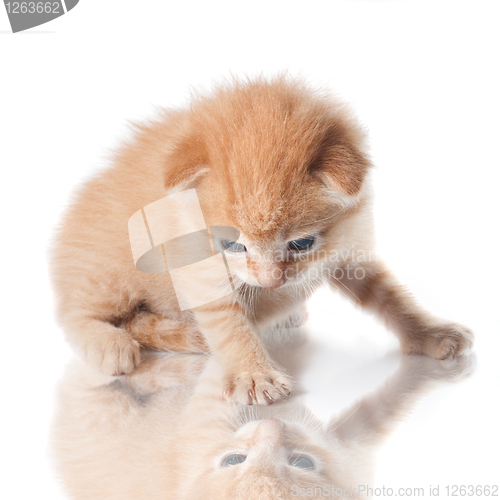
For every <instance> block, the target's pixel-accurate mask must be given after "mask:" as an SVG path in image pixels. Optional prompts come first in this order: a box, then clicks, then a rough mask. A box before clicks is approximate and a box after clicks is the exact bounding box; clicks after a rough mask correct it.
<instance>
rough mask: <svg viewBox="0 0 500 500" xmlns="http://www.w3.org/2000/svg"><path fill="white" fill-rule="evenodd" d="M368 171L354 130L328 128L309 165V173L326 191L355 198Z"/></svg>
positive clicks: (336, 125) (335, 126)
mask: <svg viewBox="0 0 500 500" xmlns="http://www.w3.org/2000/svg"><path fill="white" fill-rule="evenodd" d="M370 167H371V162H370V159H369V158H368V155H367V154H366V153H365V151H364V145H363V136H362V134H361V133H360V132H358V131H357V130H355V128H354V126H349V127H347V126H345V125H344V126H339V124H338V123H337V124H334V125H332V126H331V127H330V128H329V129H328V131H327V132H326V134H325V137H324V140H323V142H322V144H321V145H320V147H319V148H318V150H317V154H316V157H315V159H314V161H313V162H312V164H311V171H312V172H313V173H314V174H315V175H317V176H318V177H319V178H320V179H321V180H322V181H323V182H324V183H325V184H326V185H327V186H328V187H330V188H331V189H333V190H335V191H339V192H340V193H341V194H345V195H348V196H356V195H357V194H358V193H359V191H360V189H361V186H362V184H363V181H364V179H365V177H366V174H367V173H368V170H369V169H370Z"/></svg>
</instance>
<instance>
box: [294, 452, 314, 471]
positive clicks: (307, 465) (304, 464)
mask: <svg viewBox="0 0 500 500" xmlns="http://www.w3.org/2000/svg"><path fill="white" fill-rule="evenodd" d="M289 464H290V465H291V466H292V467H298V468H299V469H308V470H314V464H313V463H312V461H311V460H310V459H309V458H307V457H303V456H301V455H295V456H292V457H291V458H290V460H289Z"/></svg>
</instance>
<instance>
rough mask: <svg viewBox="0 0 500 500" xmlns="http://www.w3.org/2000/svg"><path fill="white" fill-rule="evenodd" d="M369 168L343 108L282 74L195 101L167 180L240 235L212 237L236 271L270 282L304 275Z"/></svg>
mask: <svg viewBox="0 0 500 500" xmlns="http://www.w3.org/2000/svg"><path fill="white" fill-rule="evenodd" d="M369 167H370V162H369V159H368V157H367V155H366V153H365V146H364V134H363V132H362V131H361V129H360V127H359V125H358V124H357V123H356V121H355V120H354V119H353V118H352V116H351V113H350V112H349V110H348V109H347V108H346V107H345V106H344V105H342V104H339V103H338V102H335V101H333V100H331V99H329V98H327V97H325V96H323V95H320V94H318V93H317V92H316V93H315V92H312V91H311V90H310V89H308V88H307V86H306V85H304V84H302V83H300V82H296V81H291V80H289V79H287V78H285V77H281V78H278V79H276V80H273V81H264V80H256V81H252V82H245V83H241V82H236V83H235V84H233V85H231V86H229V87H224V88H220V89H218V90H216V91H215V92H214V93H213V94H212V95H209V96H205V97H198V98H196V99H195V101H194V103H193V105H192V107H191V109H190V111H189V112H188V113H187V116H186V125H185V129H184V130H183V133H182V134H181V135H180V137H178V139H177V142H176V145H175V148H174V150H173V152H172V154H171V155H170V157H169V159H168V171H167V173H166V186H167V188H170V189H171V188H173V187H176V186H177V188H178V187H179V186H187V185H191V186H195V187H196V190H197V193H198V196H199V199H200V203H201V206H202V209H203V213H204V216H205V219H206V221H207V223H208V224H210V225H222V226H232V227H234V228H236V229H238V230H239V232H240V237H239V239H238V240H237V241H233V240H231V239H227V240H221V241H219V244H220V245H221V247H224V249H225V252H226V254H227V255H229V256H230V257H231V259H232V260H233V269H235V274H236V275H237V276H238V277H239V278H240V279H241V280H242V281H243V282H245V283H248V284H250V285H254V286H263V287H266V288H277V287H280V286H282V285H286V284H288V285H290V284H294V283H299V282H301V281H303V280H304V279H308V278H309V279H310V277H311V271H314V270H315V268H317V267H318V265H319V262H320V261H321V260H322V259H324V258H325V256H326V255H327V254H328V251H329V250H331V248H332V247H334V246H335V235H336V231H335V229H336V228H337V227H339V225H340V224H342V222H343V221H345V220H346V218H348V217H349V216H350V215H352V214H353V213H355V212H356V210H357V208H358V206H359V204H360V203H361V202H362V200H363V185H364V183H363V181H364V178H365V176H366V173H367V171H368V169H369ZM341 233H342V231H338V234H337V236H338V235H340V234H341Z"/></svg>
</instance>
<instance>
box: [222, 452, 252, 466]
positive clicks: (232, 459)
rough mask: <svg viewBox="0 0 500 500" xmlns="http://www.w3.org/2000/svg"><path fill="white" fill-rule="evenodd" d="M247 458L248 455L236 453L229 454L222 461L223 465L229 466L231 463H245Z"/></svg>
mask: <svg viewBox="0 0 500 500" xmlns="http://www.w3.org/2000/svg"><path fill="white" fill-rule="evenodd" d="M246 459H247V457H246V455H240V454H238V453H237V454H235V455H229V456H228V457H226V458H225V459H224V460H223V461H222V464H221V466H222V467H229V466H230V465H238V464H241V463H243V462H244V461H245V460H246Z"/></svg>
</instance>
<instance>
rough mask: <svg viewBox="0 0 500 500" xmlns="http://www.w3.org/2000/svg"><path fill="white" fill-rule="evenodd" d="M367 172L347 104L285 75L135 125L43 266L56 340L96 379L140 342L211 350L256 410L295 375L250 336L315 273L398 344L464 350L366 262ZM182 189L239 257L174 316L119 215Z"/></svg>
mask: <svg viewBox="0 0 500 500" xmlns="http://www.w3.org/2000/svg"><path fill="white" fill-rule="evenodd" d="M370 167H371V163H370V160H369V158H368V155H367V152H366V145H365V137H364V134H363V131H362V130H361V128H360V126H359V125H358V123H357V122H356V120H355V119H354V118H353V116H352V115H351V113H350V111H349V110H348V109H347V108H346V107H345V106H344V105H342V104H341V103H338V102H337V101H335V100H333V99H331V98H329V97H326V96H324V95H321V94H320V93H318V92H314V91H312V90H311V89H309V88H308V87H307V86H306V85H304V84H302V83H301V82H298V81H294V80H291V79H289V78H286V77H281V78H276V79H274V80H269V81H268V80H264V79H256V80H253V81H248V82H238V81H236V82H234V83H233V84H232V85H229V86H226V87H220V88H217V89H216V90H214V91H213V93H211V94H208V95H205V96H198V97H195V98H194V99H193V101H192V103H191V105H190V106H189V107H188V108H186V109H179V110H173V111H164V112H163V113H162V114H161V116H159V117H158V119H157V120H156V121H152V122H150V123H148V124H144V125H140V126H138V127H137V128H136V132H135V136H134V137H133V139H132V140H130V141H129V143H128V144H126V145H125V146H124V147H123V148H122V149H121V150H120V151H119V152H118V153H117V154H116V157H115V159H114V162H113V165H112V166H110V167H109V168H108V169H107V170H105V171H103V172H102V173H100V174H99V175H98V176H97V177H96V178H94V179H93V180H91V181H89V182H87V183H86V184H85V186H84V187H83V188H82V189H81V190H80V191H79V192H78V194H77V196H76V198H75V200H74V203H73V205H72V207H71V208H70V209H69V211H68V212H67V213H66V215H65V217H64V220H63V222H62V226H61V229H60V231H59V233H58V236H57V242H56V248H55V250H54V256H53V261H52V269H53V282H54V288H55V292H56V296H57V308H58V315H59V318H60V321H61V323H62V326H63V328H64V331H65V333H66V335H67V337H68V338H69V339H70V340H71V342H72V343H73V345H74V346H75V347H76V348H77V350H78V351H80V352H81V353H82V354H83V355H84V356H85V358H86V359H87V360H88V361H89V362H90V363H92V364H94V365H95V366H98V367H100V368H101V370H102V371H103V372H104V373H105V374H108V375H122V374H128V373H130V372H132V370H133V369H134V368H135V367H136V366H137V365H138V364H139V363H140V360H141V346H145V347H148V348H152V349H157V350H164V351H178V352H202V351H207V350H210V351H211V352H213V353H215V354H216V355H217V356H218V358H219V359H220V361H221V363H222V366H223V378H224V397H225V398H226V399H228V400H233V401H236V402H242V403H247V404H253V403H257V404H263V405H266V404H270V403H272V402H274V401H278V400H280V399H282V398H284V397H286V396H287V395H288V394H289V393H290V390H291V389H292V386H293V382H292V379H291V378H290V377H289V376H288V375H287V374H286V373H285V372H284V370H283V369H282V368H280V367H279V366H278V365H277V364H276V363H274V362H273V360H272V359H271V357H270V356H269V354H268V353H267V351H266V349H265V347H264V345H263V343H262V341H261V339H260V337H259V335H260V334H261V333H262V332H263V331H264V330H265V329H267V328H269V327H272V326H274V325H275V324H276V323H279V322H283V321H286V320H287V318H288V317H289V316H291V315H295V314H296V313H297V311H298V310H300V308H301V307H302V305H303V303H304V301H305V300H306V299H307V298H308V297H309V296H310V295H311V293H312V292H313V291H314V289H315V288H316V287H317V286H318V285H320V284H321V283H324V282H325V281H326V282H328V283H329V284H330V285H331V286H332V288H334V289H337V288H339V289H340V290H341V291H342V292H343V293H344V294H346V295H348V296H349V297H350V298H351V299H352V300H354V301H355V302H356V303H358V304H360V305H361V306H362V307H364V308H365V309H368V310H372V311H374V312H376V313H377V314H378V315H379V316H380V317H381V318H382V319H383V320H385V321H386V323H387V324H388V326H389V327H390V328H392V330H393V331H394V332H395V334H396V335H397V336H398V339H399V341H400V344H401V349H402V351H403V352H404V353H408V354H419V353H422V354H427V355H429V356H432V357H435V358H439V359H444V358H447V357H449V356H454V355H457V354H460V353H462V352H464V351H465V350H466V349H468V348H470V347H471V345H472V342H473V335H472V333H471V332H470V331H469V330H468V329H467V328H465V327H463V326H461V325H458V324H456V323H450V322H447V321H443V320H441V319H439V318H435V317H433V316H432V315H430V314H429V313H428V312H426V311H425V310H423V309H422V308H421V307H420V306H419V305H418V304H417V303H416V302H415V300H414V299H413V298H412V297H411V295H410V294H409V293H408V292H407V291H406V290H405V289H404V288H402V287H401V286H400V284H399V283H398V282H397V281H396V280H395V278H394V277H393V276H392V275H391V273H390V271H388V270H387V269H386V268H385V267H384V265H383V264H381V263H380V262H378V261H377V260H374V259H373V258H371V256H372V255H373V247H374V239H373V223H372V216H371V211H370V197H371V191H370V186H369V183H368V182H367V176H368V173H369V170H370ZM193 188H194V189H195V190H196V194H197V197H198V199H199V203H200V206H201V209H202V212H203V216H204V218H205V221H206V224H207V226H230V227H233V228H235V229H237V230H238V231H239V233H240V237H239V239H238V240H237V241H219V242H218V244H220V246H221V247H224V251H225V253H226V254H227V255H231V256H232V258H233V261H234V262H235V266H236V267H235V268H233V270H234V271H233V275H232V277H231V282H232V285H233V286H234V289H235V291H234V292H233V293H231V294H230V295H228V296H227V297H225V298H222V299H218V300H216V301H212V302H210V303H208V304H206V305H203V306H198V307H196V308H193V309H192V310H190V311H181V310H180V307H179V304H178V302H177V298H176V295H175V293H174V289H173V286H172V279H171V277H170V275H169V273H168V272H166V273H162V274H147V273H144V272H140V271H138V270H137V269H136V268H135V266H134V260H133V258H132V253H131V246H130V242H129V234H128V221H129V219H130V218H131V216H132V215H133V214H134V213H136V212H138V211H140V210H141V209H142V208H143V207H145V206H146V205H148V204H151V203H152V202H155V201H156V200H160V199H162V198H164V197H165V196H167V195H169V194H171V193H174V192H179V191H183V190H187V189H193ZM216 243H217V242H216ZM359 255H364V256H369V257H368V258H365V259H362V260H360V259H359V258H358V256H359ZM238 263H239V264H238ZM238 266H240V267H239V268H238Z"/></svg>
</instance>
